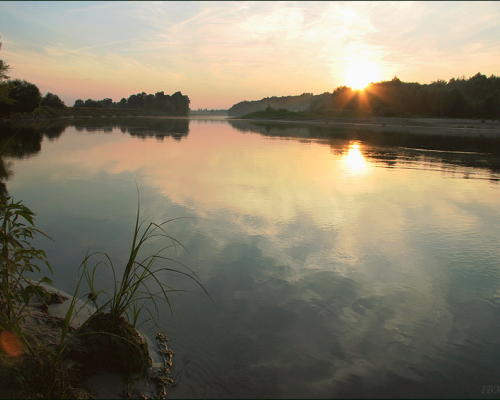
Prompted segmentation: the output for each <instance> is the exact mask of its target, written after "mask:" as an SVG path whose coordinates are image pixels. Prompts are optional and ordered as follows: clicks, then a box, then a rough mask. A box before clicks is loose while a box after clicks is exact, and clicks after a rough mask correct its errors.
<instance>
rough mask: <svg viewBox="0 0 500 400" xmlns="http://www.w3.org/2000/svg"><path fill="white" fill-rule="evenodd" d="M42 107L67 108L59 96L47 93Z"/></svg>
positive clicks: (41, 103)
mask: <svg viewBox="0 0 500 400" xmlns="http://www.w3.org/2000/svg"><path fill="white" fill-rule="evenodd" d="M40 105H41V106H44V107H54V108H65V107H66V106H65V105H64V101H62V100H61V99H60V98H59V96H58V95H57V94H53V93H50V92H49V93H47V94H46V95H45V96H43V98H42V101H41V102H40Z"/></svg>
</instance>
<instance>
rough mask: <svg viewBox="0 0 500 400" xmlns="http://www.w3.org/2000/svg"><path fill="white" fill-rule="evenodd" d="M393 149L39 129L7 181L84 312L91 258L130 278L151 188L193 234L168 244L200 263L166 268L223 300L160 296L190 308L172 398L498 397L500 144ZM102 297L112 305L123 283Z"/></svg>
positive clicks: (20, 141)
mask: <svg viewBox="0 0 500 400" xmlns="http://www.w3.org/2000/svg"><path fill="white" fill-rule="evenodd" d="M395 137H397V135H394V134H392V135H390V136H387V135H386V136H384V135H383V134H381V133H377V134H373V133H369V132H368V133H366V132H364V133H363V132H358V131H353V130H352V129H351V130H350V131H338V130H335V128H332V127H329V128H328V127H324V128H321V129H320V128H319V127H309V126H307V125H295V126H294V125H293V124H292V125H284V124H281V125H280V124H274V125H269V124H264V123H251V122H244V121H232V122H228V121H226V120H217V119H215V120H209V119H206V120H204V119H198V120H195V119H194V120H182V119H161V118H154V119H133V118H131V119H126V120H111V121H107V120H87V121H83V122H82V123H77V122H68V123H59V124H54V125H50V124H43V125H39V126H35V127H31V128H29V129H28V128H25V129H24V130H22V131H21V133H20V134H19V135H18V136H17V139H16V140H17V142H15V143H14V144H12V143H11V145H10V148H9V150H8V151H6V154H7V155H6V156H4V157H3V164H2V166H3V176H4V179H3V181H4V182H5V185H6V188H7V190H8V192H9V193H10V194H12V195H13V196H14V199H17V200H21V199H22V200H23V203H24V204H26V205H27V206H29V207H30V208H31V209H32V210H34V211H35V212H36V213H37V219H36V226H37V227H38V228H39V229H41V230H43V231H44V232H46V233H48V234H49V235H50V236H51V237H52V238H53V239H54V241H49V240H48V239H46V238H43V237H38V238H37V239H36V241H35V244H36V245H37V246H39V247H41V248H43V249H45V250H46V252H47V256H48V259H49V261H50V262H51V264H52V266H53V269H54V276H53V280H54V281H55V285H56V286H57V287H59V288H60V289H62V290H64V291H66V292H69V293H72V292H73V290H74V289H75V287H76V283H77V275H78V267H79V265H80V263H81V261H82V260H83V258H84V257H85V255H86V254H87V252H89V253H91V252H99V251H102V252H106V253H107V254H108V255H109V257H110V259H112V261H113V263H114V265H115V266H116V268H117V270H118V271H120V269H121V268H122V266H123V265H124V264H125V263H126V260H127V257H128V252H129V250H130V243H131V241H132V235H133V228H134V223H135V218H136V212H137V201H138V198H137V197H138V195H137V188H138V189H139V196H140V212H141V217H140V218H141V220H142V219H146V218H148V219H147V221H154V222H158V223H159V222H162V221H165V220H168V219H171V218H177V217H189V218H182V219H178V220H175V221H172V222H169V223H168V224H167V225H166V226H167V228H166V229H167V231H168V233H169V234H170V235H171V236H173V237H175V238H176V239H177V240H179V241H180V242H181V243H182V244H183V245H184V246H185V248H186V250H187V251H185V250H183V249H182V247H179V246H177V248H176V249H174V248H172V249H170V250H171V252H170V253H168V256H169V257H171V258H173V259H175V260H177V261H178V262H181V263H182V264H184V265H186V266H188V267H189V268H190V269H191V270H192V271H194V272H195V273H196V274H197V276H198V277H199V278H200V279H201V281H202V282H203V284H204V285H205V288H206V290H207V291H208V293H209V294H210V297H211V298H209V297H208V296H207V295H206V294H205V292H204V291H203V290H202V289H201V288H200V287H199V286H197V285H196V284H194V283H193V282H192V281H190V280H189V279H180V278H179V276H176V275H175V274H171V275H169V276H166V277H163V276H162V277H161V279H164V280H165V282H168V283H169V284H171V286H172V288H174V289H186V290H188V291H186V292H181V293H180V294H181V295H182V297H181V296H177V295H176V294H175V293H171V296H170V300H171V304H172V309H173V316H172V314H171V313H170V311H169V308H168V307H166V306H164V305H161V306H159V307H160V317H161V318H160V326H161V328H163V329H164V330H165V332H166V334H167V335H168V336H169V338H170V341H169V346H170V347H171V348H172V349H173V351H174V352H175V355H174V358H173V361H174V368H173V373H174V375H175V374H178V376H177V377H178V378H180V381H179V384H178V385H177V386H176V387H175V388H173V389H172V391H171V392H170V396H171V397H176V398H192V397H196V398H201V397H204V398H332V397H348V398H359V397H364V398H371V397H405V398H413V397H420V398H421V397H433V398H435V397H440V398H443V397H466V398H471V397H472V398H482V397H485V398H491V397H498V393H499V391H500V388H499V385H500V263H499V260H500V241H499V233H500V186H499V179H500V168H499V165H500V161H499V160H500V158H499V156H498V152H496V153H494V154H493V155H492V154H484V152H485V151H487V149H488V148H490V147H491V146H493V147H494V146H496V147H495V149H496V150H498V142H494V143H493V144H492V143H487V142H484V141H481V140H479V142H477V141H468V140H467V139H464V140H462V141H461V142H460V141H458V139H454V140H451V139H450V140H448V141H446V140H445V141H443V138H442V137H441V138H424V137H417V138H415V137H412V136H411V135H408V134H405V135H401V137H402V139H401V141H400V142H398V141H397V140H396V139H395ZM447 146H448V147H447ZM489 146H490V147H489ZM478 149H479V150H480V151H481V152H477V151H478ZM485 149H486V150H485ZM136 185H137V187H136ZM162 243H163V242H161V240H160V239H158V240H153V241H152V242H151V243H150V244H149V245H147V246H146V247H145V249H144V251H145V253H144V254H145V255H147V254H153V253H154V252H155V251H157V250H159V249H160V248H161V247H162ZM170 250H168V251H170ZM170 266H172V267H174V268H177V267H178V268H182V267H181V266H180V265H179V264H170ZM97 279H98V280H99V285H102V287H111V286H112V283H113V275H112V273H111V271H110V270H109V269H105V268H102V269H100V270H99V273H98V278H97ZM81 294H84V293H81ZM144 329H145V330H147V332H148V333H149V334H150V336H151V337H154V335H155V332H156V331H155V329H154V328H151V327H150V325H147V324H146V325H144Z"/></svg>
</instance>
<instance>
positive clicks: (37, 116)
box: [3, 107, 170, 122]
mask: <svg viewBox="0 0 500 400" xmlns="http://www.w3.org/2000/svg"><path fill="white" fill-rule="evenodd" d="M115 117H170V115H166V114H165V113H164V112H162V111H160V110H144V109H131V108H92V107H65V108H53V107H38V108H37V109H36V110H35V111H33V112H30V113H16V114H12V115H11V116H10V117H8V118H3V120H4V121H10V122H13V121H39V120H51V119H62V120H64V119H70V120H71V119H81V118H115Z"/></svg>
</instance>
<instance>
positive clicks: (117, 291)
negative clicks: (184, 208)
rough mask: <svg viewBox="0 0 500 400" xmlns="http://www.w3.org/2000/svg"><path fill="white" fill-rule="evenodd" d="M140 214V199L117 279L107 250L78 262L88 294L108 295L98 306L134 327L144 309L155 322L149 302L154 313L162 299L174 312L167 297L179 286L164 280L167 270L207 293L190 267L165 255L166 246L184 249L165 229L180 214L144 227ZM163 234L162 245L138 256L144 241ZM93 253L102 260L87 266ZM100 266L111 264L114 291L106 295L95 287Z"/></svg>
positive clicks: (116, 318) (160, 237)
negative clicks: (124, 262) (123, 261)
mask: <svg viewBox="0 0 500 400" xmlns="http://www.w3.org/2000/svg"><path fill="white" fill-rule="evenodd" d="M139 218H140V203H139V204H138V206H137V217H136V223H135V228H134V235H133V239H132V245H131V248H130V254H129V258H128V261H127V264H126V265H125V268H124V270H123V273H122V275H121V278H120V279H118V277H117V275H116V268H115V266H114V265H113V262H112V260H111V259H110V258H109V256H108V255H107V254H106V253H93V254H91V255H88V256H87V257H86V258H85V259H84V261H83V262H82V265H81V271H82V275H81V276H85V278H86V281H87V284H88V286H89V288H90V292H91V297H93V298H96V297H97V296H99V295H100V294H101V293H106V294H107V295H108V297H109V300H108V301H107V302H106V303H105V304H104V305H103V306H101V307H100V309H102V310H106V309H109V314H110V315H111V319H112V320H113V321H118V320H119V319H120V318H125V319H126V320H127V321H128V322H130V323H131V324H132V325H133V326H134V327H136V326H137V323H138V321H139V316H140V315H141V314H142V313H143V312H147V313H148V314H149V316H150V319H152V320H153V322H155V323H156V317H155V316H154V315H153V313H152V312H151V310H150V308H149V304H151V303H152V305H153V308H154V309H155V310H156V315H157V316H158V306H157V301H163V302H165V303H166V304H168V306H169V307H170V311H171V312H172V313H173V310H172V308H171V304H170V300H169V294H170V293H177V294H179V293H180V292H182V290H176V289H173V288H172V287H170V286H169V285H168V284H167V283H165V282H164V281H163V277H164V276H166V275H168V274H171V273H174V274H178V275H181V276H184V277H187V278H188V279H190V280H192V281H193V282H195V283H196V284H198V285H199V286H200V287H201V288H202V289H203V290H204V291H205V293H207V295H208V292H207V291H206V289H205V287H204V286H203V283H202V282H201V281H200V280H199V278H198V276H197V275H196V274H195V273H194V272H193V271H192V270H191V269H190V268H188V267H187V266H185V265H183V264H181V263H180V262H178V261H176V260H174V259H172V258H171V257H167V256H165V252H166V251H167V250H168V249H171V248H174V249H176V247H177V246H180V247H181V248H183V249H184V246H183V245H182V244H181V243H180V242H179V241H178V240H176V239H175V238H173V237H172V236H170V235H169V234H168V232H167V231H166V225H167V224H168V223H170V222H172V221H174V220H177V219H180V218H174V219H171V220H167V221H164V222H163V223H160V224H157V223H154V222H150V223H149V224H148V225H147V227H146V228H145V229H143V224H144V223H145V221H142V222H139ZM162 238H163V239H164V240H166V245H164V246H163V247H161V248H160V249H159V250H158V251H157V252H156V253H154V254H152V255H148V256H147V257H145V258H141V257H140V256H139V253H140V250H141V248H143V246H144V245H145V244H146V243H147V242H150V241H151V240H157V239H162ZM95 255H103V256H104V261H101V262H99V263H97V264H96V265H95V266H94V267H93V268H92V269H90V268H89V266H88V263H89V261H90V259H91V258H92V257H93V256H95ZM157 262H163V263H164V264H166V265H163V266H161V267H157V266H156V265H157ZM170 264H174V265H177V266H180V267H181V268H182V269H176V268H173V267H170V266H169V265H170ZM101 266H106V267H108V268H111V271H112V273H113V278H114V279H113V282H114V287H113V294H112V295H111V296H109V294H108V293H107V291H106V290H100V291H98V290H97V289H96V287H95V284H94V276H95V275H96V273H97V269H98V268H99V267H101ZM101 297H102V296H101ZM96 305H97V303H96Z"/></svg>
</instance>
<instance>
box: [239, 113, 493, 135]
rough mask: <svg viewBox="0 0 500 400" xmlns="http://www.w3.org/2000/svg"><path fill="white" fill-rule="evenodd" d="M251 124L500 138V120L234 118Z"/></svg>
mask: <svg viewBox="0 0 500 400" xmlns="http://www.w3.org/2000/svg"><path fill="white" fill-rule="evenodd" d="M230 119H232V120H241V121H248V122H266V123H288V124H309V125H319V126H329V127H332V128H333V127H342V128H352V129H363V130H373V131H384V132H402V133H413V134H428V135H448V136H471V137H479V136H484V137H492V138H493V137H500V121H497V120H474V119H453V118H396V117H369V118H361V117H360V118H348V117H339V118H333V117H332V118H326V117H325V118H310V119H302V118H301V119H299V118H297V119H295V118H289V119H257V118H255V119H244V118H230Z"/></svg>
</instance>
